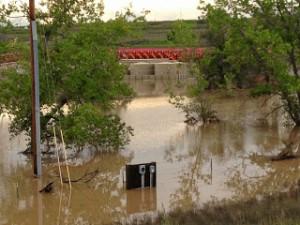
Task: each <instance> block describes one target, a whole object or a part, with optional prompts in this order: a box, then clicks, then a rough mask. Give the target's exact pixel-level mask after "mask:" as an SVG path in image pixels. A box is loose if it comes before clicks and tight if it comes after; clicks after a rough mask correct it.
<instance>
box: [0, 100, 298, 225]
mask: <svg viewBox="0 0 300 225" xmlns="http://www.w3.org/2000/svg"><path fill="white" fill-rule="evenodd" d="M145 95H146V94H145ZM149 95H150V96H151V94H149ZM262 101H263V99H258V100H257V99H250V98H248V97H246V96H245V95H240V96H239V97H236V98H227V99H221V98H220V99H217V100H216V105H215V107H216V110H217V111H218V115H219V117H220V118H221V119H222V122H221V123H218V124H211V125H206V126H202V127H187V126H186V125H185V124H184V123H183V120H184V115H183V114H182V113H181V112H179V111H177V110H176V109H175V108H173V106H171V105H170V104H169V103H168V98H167V97H139V98H137V99H135V100H134V101H133V102H132V103H130V104H129V105H128V106H127V107H126V108H124V109H122V110H121V111H120V115H121V117H122V118H123V120H125V121H126V122H127V123H128V124H129V125H131V126H132V127H133V128H134V129H135V136H134V137H133V138H132V141H131V143H130V144H129V145H128V146H127V148H126V149H125V150H124V151H123V152H121V153H118V154H102V155H94V153H93V154H92V153H91V154H87V155H85V157H84V160H82V157H79V158H77V159H75V160H74V161H73V164H72V165H73V166H72V167H71V176H72V178H74V179H76V178H78V177H80V176H82V175H83V174H85V173H87V172H90V171H94V170H95V169H99V171H100V173H99V175H98V176H97V177H96V178H95V179H93V180H92V181H90V182H88V183H74V184H73V187H72V190H71V191H70V190H69V188H68V186H67V185H65V186H63V188H61V187H60V184H59V180H58V178H57V174H58V171H57V167H56V165H55V164H53V163H51V164H45V165H44V166H43V170H44V174H45V175H44V177H43V179H42V182H43V184H44V185H45V184H47V183H48V182H50V181H55V185H54V192H53V193H51V194H40V193H38V190H39V189H40V187H41V186H42V185H41V184H39V181H38V180H36V179H34V178H33V177H32V169H31V161H30V160H28V159H27V158H26V157H24V156H23V155H20V154H18V151H20V150H22V149H24V148H25V146H24V140H23V137H18V138H15V139H13V140H9V136H8V132H7V126H8V122H9V121H8V118H1V119H0V224H24V225H27V224H28V225H29V224H30V225H31V224H33V225H34V224H38V225H40V224H44V225H47V224H49V225H50V224H51V225H52V224H109V223H112V222H114V221H119V220H123V219H124V218H126V217H129V216H131V215H140V214H141V213H149V212H151V211H152V212H155V211H156V210H162V209H167V210H168V209H173V208H177V207H181V208H183V209H190V208H191V207H195V206H199V205H200V206H201V205H202V204H204V203H207V202H210V201H212V200H221V199H228V198H234V199H247V198H259V196H263V195H264V194H270V193H275V192H282V191H287V190H289V189H290V188H292V187H293V185H295V184H296V183H297V181H298V180H299V178H300V173H299V162H300V161H299V160H298V159H295V160H289V161H281V162H271V161H270V160H269V159H268V157H265V155H274V154H277V153H278V152H279V151H280V150H281V149H282V148H284V146H285V144H284V142H285V143H286V142H289V141H291V142H293V145H294V146H297V147H299V138H298V137H299V132H298V131H296V130H293V132H292V133H291V135H289V132H290V130H291V129H289V128H284V127H283V126H282V125H280V123H274V121H273V122H272V123H261V121H258V120H257V118H259V117H260V116H261V115H262V113H261V110H260V109H261V102H262ZM268 124H271V125H268ZM151 161H156V162H157V166H158V169H157V171H158V174H157V188H155V189H146V190H144V191H141V190H131V191H126V190H124V188H123V183H122V180H123V178H122V174H123V168H124V166H125V164H126V163H142V162H151ZM64 172H65V171H64Z"/></svg>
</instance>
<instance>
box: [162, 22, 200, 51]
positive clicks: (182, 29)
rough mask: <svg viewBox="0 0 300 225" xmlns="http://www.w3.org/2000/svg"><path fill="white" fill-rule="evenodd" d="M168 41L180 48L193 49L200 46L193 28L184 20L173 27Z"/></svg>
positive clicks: (168, 35)
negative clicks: (192, 47)
mask: <svg viewBox="0 0 300 225" xmlns="http://www.w3.org/2000/svg"><path fill="white" fill-rule="evenodd" d="M167 39H168V41H170V42H171V43H172V44H174V45H176V46H180V47H191V46H195V45H197V44H198V39H197V36H196V34H195V32H194V30H193V27H192V26H191V25H190V24H189V23H187V22H185V21H184V20H177V21H176V22H175V23H174V24H173V25H172V28H171V30H170V31H169V33H168V34H167Z"/></svg>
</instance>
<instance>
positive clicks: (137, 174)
mask: <svg viewBox="0 0 300 225" xmlns="http://www.w3.org/2000/svg"><path fill="white" fill-rule="evenodd" d="M144 187H156V162H151V163H141V164H134V165H126V189H134V188H144Z"/></svg>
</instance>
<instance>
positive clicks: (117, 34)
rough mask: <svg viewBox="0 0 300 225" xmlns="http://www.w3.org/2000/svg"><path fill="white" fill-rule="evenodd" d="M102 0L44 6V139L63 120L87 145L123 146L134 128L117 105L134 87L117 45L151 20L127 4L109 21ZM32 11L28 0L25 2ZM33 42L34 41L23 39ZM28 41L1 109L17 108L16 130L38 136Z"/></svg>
mask: <svg viewBox="0 0 300 225" xmlns="http://www.w3.org/2000/svg"><path fill="white" fill-rule="evenodd" d="M96 2H97V1H94V0H88V1H74V0H67V1H47V2H46V3H44V5H43V6H44V7H43V8H41V9H40V10H39V13H38V18H37V19H38V22H39V27H38V30H39V37H40V39H39V43H40V46H39V52H40V85H41V87H40V91H41V94H40V97H41V129H42V133H41V134H42V139H43V141H46V140H47V141H51V138H52V136H53V133H52V127H51V125H53V124H56V125H58V126H60V127H61V128H62V129H63V130H64V133H65V136H66V142H67V144H69V145H71V146H75V147H78V149H81V148H82V147H84V146H87V145H89V146H94V147H95V148H96V149H98V150H102V151H106V150H117V149H119V148H121V147H123V146H124V145H125V144H126V143H127V142H128V140H129V136H130V134H131V133H132V132H131V131H132V130H131V128H130V127H128V126H126V125H125V124H124V123H123V122H121V120H120V118H119V117H118V116H117V115H114V113H113V110H114V109H115V107H117V106H118V105H119V104H120V103H122V102H125V101H127V100H129V99H130V98H131V97H132V96H133V91H132V90H131V89H130V88H129V87H128V86H127V84H125V82H124V81H123V75H124V67H123V66H122V65H121V64H120V63H119V61H118V58H117V54H116V46H117V45H118V44H119V43H120V42H121V40H122V38H125V37H127V36H128V35H131V34H132V32H133V30H136V26H138V25H140V24H142V23H143V22H144V17H143V16H141V17H137V16H135V15H134V14H132V13H131V12H130V10H126V12H125V13H119V14H118V15H117V16H116V18H115V19H113V20H109V21H108V22H103V21H102V20H101V16H102V14H103V4H101V3H100V4H96ZM22 9H24V10H23V11H24V12H26V10H27V6H26V5H25V6H22V7H19V10H20V11H22ZM22 44H23V45H26V43H22ZM28 54H29V52H28V48H25V50H24V51H23V52H22V54H20V56H19V62H18V64H19V65H20V67H19V68H21V69H15V68H12V69H8V70H6V71H5V72H4V73H2V74H1V80H0V90H1V91H0V109H1V112H7V113H8V114H9V115H10V116H11V120H12V121H11V126H10V132H11V133H12V135H18V134H20V133H24V132H25V134H26V135H28V136H30V125H31V106H30V105H31V98H30V92H31V83H30V69H29V60H28Z"/></svg>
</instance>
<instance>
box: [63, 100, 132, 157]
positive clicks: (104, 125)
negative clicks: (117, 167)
mask: <svg viewBox="0 0 300 225" xmlns="http://www.w3.org/2000/svg"><path fill="white" fill-rule="evenodd" d="M61 124H62V127H65V128H66V131H65V133H64V136H65V140H66V143H67V144H70V145H71V144H72V145H74V146H75V147H77V149H79V150H80V149H82V148H83V147H85V146H93V147H94V148H95V149H96V150H97V151H106V152H108V151H116V150H118V149H120V148H123V147H124V145H126V144H127V143H128V142H129V138H130V136H131V135H132V131H133V129H132V128H131V127H129V126H126V124H125V123H123V122H122V121H121V119H120V118H119V117H118V116H117V115H111V114H109V115H106V114H104V113H103V112H101V110H100V109H99V108H96V107H95V106H93V105H92V104H84V105H82V106H80V107H78V108H76V109H74V110H73V111H72V112H71V114H70V116H68V117H65V118H64V119H63V121H62V123H61Z"/></svg>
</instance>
